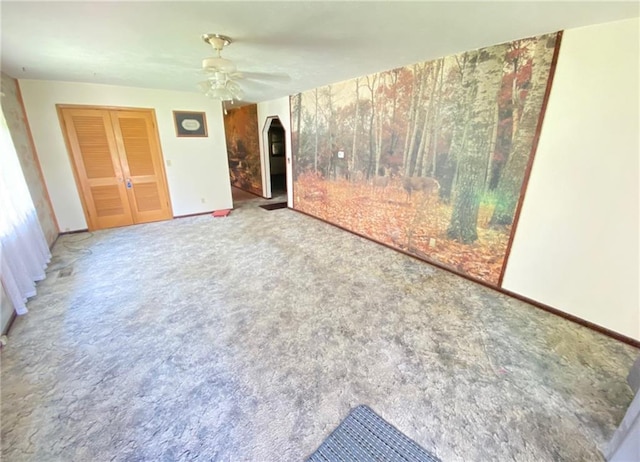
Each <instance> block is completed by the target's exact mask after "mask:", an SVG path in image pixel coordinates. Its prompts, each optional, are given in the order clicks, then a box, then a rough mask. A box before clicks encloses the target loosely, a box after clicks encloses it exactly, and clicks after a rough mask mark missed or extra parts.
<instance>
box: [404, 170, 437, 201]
mask: <svg viewBox="0 0 640 462" xmlns="http://www.w3.org/2000/svg"><path fill="white" fill-rule="evenodd" d="M402 186H403V188H404V190H405V191H406V192H407V202H409V199H411V194H412V193H413V192H414V191H422V193H423V194H424V196H425V198H427V197H429V196H430V195H432V194H434V193H437V192H438V191H439V190H440V183H438V180H436V179H435V178H431V177H421V176H406V177H404V178H403V180H402Z"/></svg>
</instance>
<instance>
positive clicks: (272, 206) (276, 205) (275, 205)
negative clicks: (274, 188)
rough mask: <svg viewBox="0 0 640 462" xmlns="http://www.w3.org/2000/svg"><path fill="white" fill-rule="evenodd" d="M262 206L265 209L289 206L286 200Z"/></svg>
mask: <svg viewBox="0 0 640 462" xmlns="http://www.w3.org/2000/svg"><path fill="white" fill-rule="evenodd" d="M260 207H261V208H263V209H265V210H278V209H286V208H287V203H286V202H276V203H275V204H264V205H261V206H260Z"/></svg>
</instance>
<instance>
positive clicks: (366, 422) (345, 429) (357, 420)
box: [307, 406, 440, 462]
mask: <svg viewBox="0 0 640 462" xmlns="http://www.w3.org/2000/svg"><path fill="white" fill-rule="evenodd" d="M343 461H344V462H347V461H349V462H352V461H358V462H365V461H376V462H377V461H390V462H440V459H438V458H437V457H436V456H434V455H433V454H430V453H429V452H427V451H425V450H424V449H422V448H421V447H420V446H418V445H417V444H416V443H415V442H414V441H413V440H411V439H409V437H407V436H405V435H404V434H402V433H401V432H400V431H399V430H398V429H397V428H395V427H394V426H393V425H391V424H390V423H388V422H387V421H385V420H384V419H383V418H382V417H380V416H379V415H378V414H376V413H375V412H373V411H372V410H371V409H370V408H369V407H367V406H358V407H357V408H355V409H353V410H352V411H351V413H349V415H348V416H347V418H346V419H344V420H343V421H342V423H341V424H340V425H338V428H336V429H335V430H334V431H333V433H331V434H330V435H329V436H328V437H327V439H326V440H324V442H323V443H322V444H321V445H320V447H319V448H318V450H317V451H316V452H314V453H313V454H311V456H310V457H309V458H308V459H307V462H343Z"/></svg>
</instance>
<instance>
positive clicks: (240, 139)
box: [224, 104, 262, 196]
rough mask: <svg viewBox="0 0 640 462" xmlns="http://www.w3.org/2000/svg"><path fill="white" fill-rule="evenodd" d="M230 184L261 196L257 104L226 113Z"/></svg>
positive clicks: (225, 126)
mask: <svg viewBox="0 0 640 462" xmlns="http://www.w3.org/2000/svg"><path fill="white" fill-rule="evenodd" d="M224 133H225V136H226V138H227V156H228V158H229V174H230V176H231V185H233V186H235V187H237V188H240V189H244V190H245V191H250V192H252V193H254V194H257V195H259V196H261V195H262V173H261V166H260V144H259V139H258V136H259V131H258V107H257V106H256V105H255V104H251V105H248V106H242V107H239V108H237V109H231V110H229V111H227V114H226V115H225V116H224Z"/></svg>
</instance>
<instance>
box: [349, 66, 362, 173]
mask: <svg viewBox="0 0 640 462" xmlns="http://www.w3.org/2000/svg"><path fill="white" fill-rule="evenodd" d="M355 84H356V114H355V119H356V120H355V122H354V124H353V144H352V147H351V159H350V162H349V175H350V176H351V175H353V174H354V173H355V168H356V150H357V149H358V124H359V123H360V79H359V78H358V79H355Z"/></svg>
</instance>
